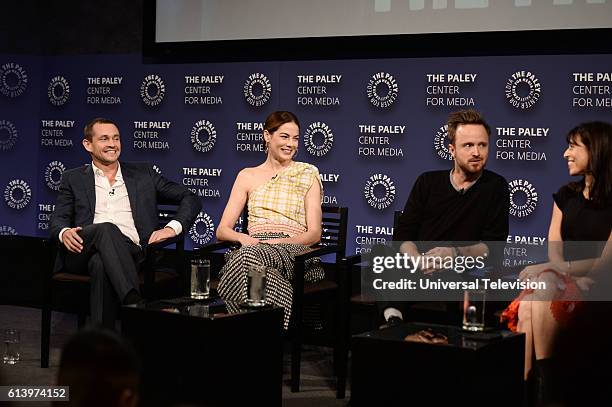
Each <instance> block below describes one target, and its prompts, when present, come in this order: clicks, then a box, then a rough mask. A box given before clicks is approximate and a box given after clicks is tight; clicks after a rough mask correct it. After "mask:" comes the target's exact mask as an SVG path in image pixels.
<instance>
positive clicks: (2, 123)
mask: <svg viewBox="0 0 612 407" xmlns="http://www.w3.org/2000/svg"><path fill="white" fill-rule="evenodd" d="M17 136H18V134H17V129H16V128H15V125H14V124H13V123H11V122H10V121H8V120H0V150H5V151H6V150H10V149H11V148H13V146H14V145H15V143H16V142H17Z"/></svg>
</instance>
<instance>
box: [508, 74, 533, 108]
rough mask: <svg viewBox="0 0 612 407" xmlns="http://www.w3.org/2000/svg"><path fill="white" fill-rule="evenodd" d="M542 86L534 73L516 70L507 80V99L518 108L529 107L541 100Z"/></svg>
mask: <svg viewBox="0 0 612 407" xmlns="http://www.w3.org/2000/svg"><path fill="white" fill-rule="evenodd" d="M541 92H542V86H541V84H540V81H539V80H538V78H537V77H536V76H535V74H534V73H532V72H529V71H516V72H514V73H513V74H512V75H510V78H508V81H507V82H506V99H507V100H508V102H509V103H510V104H511V105H512V106H514V107H515V108H517V109H529V108H530V107H532V106H534V105H535V104H536V103H537V102H538V100H540V94H541Z"/></svg>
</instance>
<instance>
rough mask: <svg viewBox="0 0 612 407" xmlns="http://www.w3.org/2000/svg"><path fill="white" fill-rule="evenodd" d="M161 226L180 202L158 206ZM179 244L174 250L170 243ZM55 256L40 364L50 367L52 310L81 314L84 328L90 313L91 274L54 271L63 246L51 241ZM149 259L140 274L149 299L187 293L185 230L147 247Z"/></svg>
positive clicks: (48, 277) (48, 274)
mask: <svg viewBox="0 0 612 407" xmlns="http://www.w3.org/2000/svg"><path fill="white" fill-rule="evenodd" d="M158 211H159V215H158V219H159V227H160V228H161V227H164V226H165V225H166V224H167V223H168V220H169V219H172V218H173V217H174V215H175V214H176V206H175V205H173V206H170V205H160V206H159V207H158ZM171 245H175V250H174V252H173V251H171V250H169V249H168V246H171ZM50 246H51V252H52V255H51V256H50V257H51V259H52V260H50V262H49V267H48V269H47V270H45V277H44V280H43V305H42V319H41V341H40V355H41V356H40V365H41V367H49V343H50V339H51V313H52V311H60V312H67V313H73V314H77V315H78V319H77V321H78V322H77V325H78V328H79V329H80V328H82V327H83V326H84V325H85V321H86V318H87V316H88V315H89V310H90V305H89V291H90V277H89V275H87V274H84V275H81V274H72V273H67V272H64V271H63V270H60V271H59V272H57V273H55V274H54V273H53V261H54V260H55V256H56V255H57V251H58V250H59V247H58V246H57V245H55V244H50ZM144 254H145V259H144V261H143V262H142V263H141V265H140V270H139V272H138V276H139V279H140V292H141V295H142V297H143V298H145V299H154V298H162V297H172V296H179V295H184V294H185V293H186V292H187V289H188V288H187V287H188V285H187V284H188V281H187V277H186V274H187V273H186V268H185V236H184V233H181V234H180V235H179V236H176V237H174V238H172V239H168V240H166V241H163V242H160V243H156V244H151V245H148V246H147V247H146V250H145V253H144Z"/></svg>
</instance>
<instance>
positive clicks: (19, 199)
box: [4, 179, 32, 209]
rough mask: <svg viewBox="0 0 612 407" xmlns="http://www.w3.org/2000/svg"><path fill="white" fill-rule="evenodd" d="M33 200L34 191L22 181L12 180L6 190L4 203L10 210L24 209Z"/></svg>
mask: <svg viewBox="0 0 612 407" xmlns="http://www.w3.org/2000/svg"><path fill="white" fill-rule="evenodd" d="M31 199H32V189H31V188H30V185H28V183H27V182H25V181H24V180H22V179H14V180H11V181H10V182H9V183H8V185H7V186H6V188H5V189H4V201H5V202H6V204H7V205H8V207H9V208H13V209H23V208H25V207H26V206H28V204H29V203H30V200H31Z"/></svg>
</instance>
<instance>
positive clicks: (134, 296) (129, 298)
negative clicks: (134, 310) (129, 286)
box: [123, 290, 142, 305]
mask: <svg viewBox="0 0 612 407" xmlns="http://www.w3.org/2000/svg"><path fill="white" fill-rule="evenodd" d="M140 301H142V297H141V296H140V294H138V291H136V290H130V292H129V293H127V294H126V296H125V298H124V299H123V305H129V304H137V303H139V302H140Z"/></svg>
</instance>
